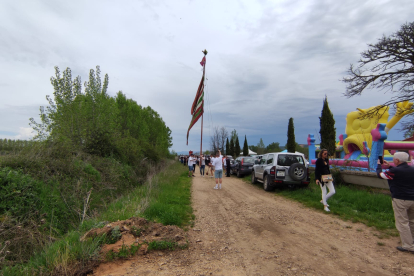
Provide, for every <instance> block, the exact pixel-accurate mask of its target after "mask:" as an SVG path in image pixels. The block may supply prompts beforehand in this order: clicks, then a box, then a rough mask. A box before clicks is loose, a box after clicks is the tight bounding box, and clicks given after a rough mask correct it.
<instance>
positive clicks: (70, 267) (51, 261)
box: [0, 161, 193, 275]
mask: <svg viewBox="0 0 414 276" xmlns="http://www.w3.org/2000/svg"><path fill="white" fill-rule="evenodd" d="M155 171H161V172H160V173H158V174H157V175H152V178H150V177H148V180H147V181H146V182H145V183H144V184H143V185H140V186H137V187H136V188H135V189H133V190H130V191H129V192H128V193H126V194H125V195H123V196H120V197H118V198H117V199H116V200H114V201H113V202H111V203H109V204H107V205H106V209H105V210H103V211H102V212H101V213H100V214H98V215H96V216H95V217H91V218H87V219H85V220H84V222H83V223H82V224H81V225H80V226H79V227H78V228H77V229H73V230H70V231H69V232H68V233H67V234H65V235H63V236H62V237H61V238H59V239H55V241H54V242H49V243H47V245H46V246H44V247H43V248H42V249H41V250H39V251H36V252H37V253H35V254H32V257H31V258H30V259H29V260H28V261H27V262H26V263H24V264H21V263H20V264H16V265H14V266H12V265H11V264H9V265H6V266H4V267H3V269H2V270H1V271H0V275H51V274H59V275H60V274H63V275H72V274H76V272H77V271H81V270H84V269H85V267H87V266H88V265H90V264H91V262H92V263H93V262H97V261H98V260H99V251H100V247H101V245H102V244H105V243H110V242H113V241H114V240H115V239H117V238H118V240H119V237H120V233H118V231H116V230H115V229H114V230H115V231H112V232H111V236H110V237H106V236H101V237H95V238H89V239H87V240H85V241H83V242H82V241H80V238H81V237H82V236H83V234H84V233H85V232H86V231H88V230H90V229H92V228H94V227H103V226H104V225H106V224H107V223H108V222H110V221H117V220H118V219H119V220H124V219H128V218H130V217H133V216H139V215H143V214H144V212H145V210H146V209H147V208H152V205H153V204H159V203H160V202H161V203H163V202H162V200H166V201H167V202H166V203H165V204H164V205H165V206H170V207H171V209H169V208H163V209H161V211H160V212H158V213H157V215H156V216H154V217H153V219H155V220H159V221H162V220H161V219H160V218H163V217H164V216H166V215H165V214H163V213H162V211H165V212H167V213H168V214H170V213H172V212H175V214H176V217H178V218H180V220H176V222H177V223H179V224H180V225H178V226H185V225H187V224H189V223H190V220H191V219H192V218H193V214H192V208H191V201H190V196H191V194H190V186H191V180H190V179H188V177H187V174H186V172H187V170H186V168H185V167H183V166H182V165H181V163H177V162H174V161H169V162H168V163H166V164H165V165H164V167H152V168H151V172H155ZM168 186H174V187H175V188H172V187H170V188H168ZM164 189H165V190H164ZM174 189H175V190H176V192H175V193H174V195H173V196H178V197H179V198H180V202H179V203H178V202H177V200H174V198H173V197H170V196H165V195H163V194H164V193H166V192H171V190H174ZM181 201H182V202H181ZM177 206H178V207H177ZM171 210H173V211H171ZM165 221H167V222H168V220H164V222H165ZM175 225H177V224H175ZM141 231H142V229H136V230H135V234H136V235H137V236H139V235H140V233H141ZM115 242H116V241H115ZM0 249H1V248H0ZM136 250H138V249H136V248H131V247H128V248H124V250H122V251H121V253H116V255H114V256H113V257H114V258H126V257H125V256H132V255H133V254H135V252H136ZM154 250H155V249H154ZM131 254H132V255H131ZM105 258H110V256H109V257H108V256H105Z"/></svg>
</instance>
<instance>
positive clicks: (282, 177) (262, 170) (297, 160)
mask: <svg viewBox="0 0 414 276" xmlns="http://www.w3.org/2000/svg"><path fill="white" fill-rule="evenodd" d="M257 181H260V182H263V188H264V190H265V191H272V190H274V188H275V187H276V186H280V185H288V186H289V187H294V186H307V185H309V182H310V174H309V165H308V164H307V163H306V161H305V156H304V155H303V154H302V153H291V152H273V153H267V154H263V157H262V159H261V160H260V163H259V164H257V165H254V166H253V171H252V183H256V182H257Z"/></svg>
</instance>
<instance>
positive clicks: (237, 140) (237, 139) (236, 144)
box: [234, 137, 240, 157]
mask: <svg viewBox="0 0 414 276" xmlns="http://www.w3.org/2000/svg"><path fill="white" fill-rule="evenodd" d="M234 154H235V155H236V157H239V156H240V143H239V137H236V143H235V145H234Z"/></svg>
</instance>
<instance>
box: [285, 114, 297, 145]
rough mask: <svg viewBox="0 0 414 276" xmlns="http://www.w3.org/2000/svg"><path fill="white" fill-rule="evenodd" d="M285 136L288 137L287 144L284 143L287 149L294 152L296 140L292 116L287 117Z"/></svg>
mask: <svg viewBox="0 0 414 276" xmlns="http://www.w3.org/2000/svg"><path fill="white" fill-rule="evenodd" d="M287 137H288V140H287V144H286V148H287V151H288V152H295V149H296V141H295V126H294V125H293V118H290V119H289V125H288V132H287Z"/></svg>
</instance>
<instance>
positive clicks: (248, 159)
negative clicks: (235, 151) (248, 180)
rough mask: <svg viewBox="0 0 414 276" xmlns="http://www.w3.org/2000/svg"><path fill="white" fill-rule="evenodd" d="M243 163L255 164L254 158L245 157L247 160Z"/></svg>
mask: <svg viewBox="0 0 414 276" xmlns="http://www.w3.org/2000/svg"><path fill="white" fill-rule="evenodd" d="M243 162H244V163H254V158H253V157H245V158H243Z"/></svg>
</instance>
